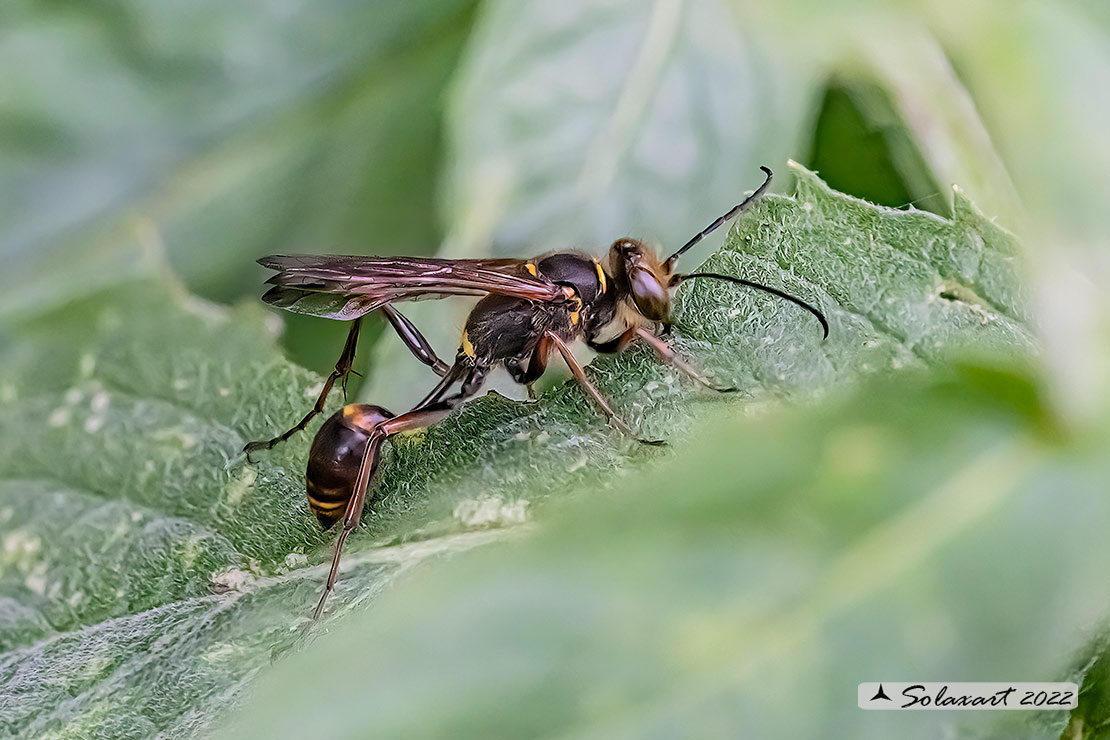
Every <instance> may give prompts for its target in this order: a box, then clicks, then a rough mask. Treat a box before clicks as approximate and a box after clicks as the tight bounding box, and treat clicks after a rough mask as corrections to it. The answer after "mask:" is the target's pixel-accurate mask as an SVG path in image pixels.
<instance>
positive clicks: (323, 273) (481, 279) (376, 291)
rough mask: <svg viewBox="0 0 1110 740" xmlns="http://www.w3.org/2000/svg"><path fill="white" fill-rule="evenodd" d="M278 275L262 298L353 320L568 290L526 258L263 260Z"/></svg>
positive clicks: (553, 295) (546, 296) (544, 297)
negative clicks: (407, 304)
mask: <svg viewBox="0 0 1110 740" xmlns="http://www.w3.org/2000/svg"><path fill="white" fill-rule="evenodd" d="M258 263H259V264H260V265H262V266H263V267H268V268H270V269H271V270H276V271H277V274H276V275H274V276H272V277H271V278H270V279H269V280H267V281H266V282H267V283H269V284H270V285H273V286H274V287H273V288H271V289H270V290H269V291H268V292H267V293H266V294H265V295H264V296H262V300H263V301H265V302H266V303H269V304H270V305H272V306H277V307H279V308H284V309H286V310H287V311H293V312H295V313H305V314H310V315H312V316H322V317H325V318H329V319H340V320H343V321H349V320H351V319H356V318H358V317H359V316H363V315H365V314H367V313H370V312H371V311H373V310H374V309H376V308H380V307H381V306H383V305H384V304H386V303H394V302H397V301H415V300H421V299H426V298H446V297H448V296H455V295H472V296H483V295H488V294H490V293H496V294H498V295H506V296H513V297H516V298H525V299H527V300H531V301H552V300H556V299H559V298H562V297H563V296H564V292H563V289H562V288H560V287H559V286H557V285H556V284H555V283H553V282H551V281H550V280H548V279H547V278H545V277H541V276H536V275H533V274H532V273H531V272H530V271H529V270H528V269H527V268H526V267H525V264H526V263H525V261H524V260H517V259H470V260H448V259H436V258H433V257H358V256H340V255H320V256H315V255H274V256H271V257H263V258H262V259H260V260H258Z"/></svg>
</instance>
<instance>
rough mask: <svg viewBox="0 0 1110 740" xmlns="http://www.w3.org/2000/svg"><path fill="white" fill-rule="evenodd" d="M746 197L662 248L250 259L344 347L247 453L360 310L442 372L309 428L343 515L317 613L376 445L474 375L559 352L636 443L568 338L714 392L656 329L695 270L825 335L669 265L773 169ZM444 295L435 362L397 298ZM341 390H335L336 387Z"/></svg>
mask: <svg viewBox="0 0 1110 740" xmlns="http://www.w3.org/2000/svg"><path fill="white" fill-rule="evenodd" d="M760 169H761V170H762V171H763V173H764V175H765V179H764V181H763V183H762V184H761V185H760V186H759V188H757V189H756V190H755V191H754V192H753V193H752V194H751V195H750V196H748V197H747V198H746V199H745V200H743V201H742V202H741V203H739V204H737V205H736V206H734V207H733V208H732V209H731V210H729V211H728V212H727V213H725V214H724V215H723V216H721V217H719V218H717V219H716V220H715V221H713V223H711V224H709V225H708V226H707V227H705V228H704V229H702V230H701V231H700V232H698V233H697V234H695V235H694V236H693V237H692V238H691V239H690V240H689V241H687V242H686V243H685V244H684V245H682V247H680V248H679V249H678V251H676V252H675V253H674V254H672V255H671V256H669V257H667V258H666V259H660V258H659V257H658V256H657V255H656V253H655V251H654V250H653V249H651V248H650V247H648V246H647V245H646V244H644V243H643V242H641V241H639V240H636V239H632V238H623V239H618V240H617V241H615V242H613V244H612V246H611V247H610V248H609V253H608V256H607V258H606V259H605V260H604V261H602V260H598V259H596V258H595V257H593V256H592V255H589V254H585V253H581V252H555V253H552V254H547V255H544V256H542V257H537V258H535V259H459V260H447V259H434V258H409V257H373V256H365V257H364V256H312V255H275V256H270V257H264V258H262V259H260V260H259V263H260V264H262V265H263V266H264V267H267V268H269V269H272V270H274V271H276V272H275V274H274V275H273V276H272V277H270V279H269V280H268V281H267V282H268V284H270V285H272V286H273V287H271V288H270V290H269V291H268V292H267V293H266V294H265V295H264V296H263V297H262V300H263V301H264V302H266V303H268V304H270V305H272V306H276V307H279V308H283V309H286V310H288V311H293V312H298V313H306V314H310V315H314V316H320V317H324V318H329V319H336V320H339V321H349V322H352V323H351V329H350V331H349V332H348V335H347V339H346V342H345V343H344V347H343V352H342V354H341V355H340V357H339V360H338V361H337V362H336V364H335V369H334V370H333V371H332V373H331V374H330V375H329V376H328V378H327V380H326V381H325V383H324V387H323V389H322V390H321V392H320V394H319V397H318V398H317V399H316V403H315V405H314V406H313V407H312V409H311V410H309V412H308V413H307V414H306V415H305V416H304V418H303V419H301V420H300V422H298V423H297V424H296V425H294V426H293V427H292V428H291V429H289V430H288V431H286V432H285V433H283V434H281V435H279V436H277V437H274V438H273V439H270V440H266V441H258V442H251V443H250V444H248V445H246V447H245V448H244V451H245V452H246V453H247V455H248V458H249V456H250V454H251V453H252V452H256V451H258V450H261V449H270V448H272V447H273V446H274V445H276V444H278V443H280V442H282V441H284V440H287V439H289V437H291V436H292V435H294V434H296V433H297V432H299V431H301V430H303V429H305V428H306V427H307V425H308V424H309V422H310V421H311V420H312V419H313V418H314V417H315V416H316V415H317V414H319V413H321V411H323V409H324V403H325V401H326V399H327V397H328V394H329V393H330V392H331V390H332V388H333V387H334V385H335V383H336V381H340V382H341V383H342V384H343V385H344V387H345V385H346V380H347V377H348V376H349V374H350V373H351V372H352V364H353V362H354V357H355V349H356V345H357V343H358V335H359V326H360V322H361V319H362V317H363V316H365V315H367V314H369V313H371V312H373V311H380V312H381V314H382V315H383V316H384V317H385V319H386V320H387V321H388V322H389V323H390V324H391V325H392V327H393V329H394V330H395V331H396V333H397V335H398V336H399V337H400V339H401V341H402V342H403V343H404V344H405V346H406V347H407V348H408V349H409V351H411V352H412V354H413V355H414V356H415V357H416V358H417V359H418V360H419V361H421V362H422V363H424V364H425V365H427V366H428V367H430V368H431V369H432V371H433V372H435V373H436V374H437V375H438V376H439V382H438V383H436V385H435V386H434V387H433V388H432V389H431V391H429V392H428V394H427V395H426V396H425V397H424V398H423V399H422V400H421V401H420V402H419V403H417V404H416V405H415V406H414V407H413V408H411V409H410V410H408V411H407V412H405V413H402V414H399V415H395V414H393V413H391V412H389V411H387V410H386V409H385V408H383V407H381V406H376V405H370V404H349V405H345V406H344V407H343V408H342V409H340V410H339V411H337V412H336V413H335V414H334V415H333V416H331V417H330V418H329V419H327V421H325V422H324V424H323V425H322V426H321V427H320V429H319V431H317V432H316V437H315V438H314V439H313V442H312V446H311V448H310V450H309V456H308V468H307V471H306V475H305V481H306V487H307V491H308V503H309V506H310V507H311V509H312V512H313V513H314V514H315V515H316V518H317V519H318V520H319V522H320V524H321V526H322V527H323V528H324V529H325V530H326V529H330V528H331V527H333V526H334V525H335V524H336V523H337V522H339V521H342V529H341V531H340V534H339V537H338V538H337V540H336V546H335V554H334V558H333V560H332V565H331V571H330V573H329V575H328V580H327V585H326V586H325V588H324V592H323V594H322V595H321V597H320V601H319V603H318V604H317V606H316V610H315V612H314V614H313V619H316V618H318V617H319V616H320V614H321V613H322V612H323V609H324V603H325V601H326V600H327V598H328V595H329V594H330V593H331V591H332V590H333V588H334V586H335V581H336V577H337V574H338V571H339V559H340V556H341V554H342V551H343V545H344V543H345V542H346V540H347V538H348V537H349V536H350V534H351V532H352V531H353V530H354V528H355V527H356V526H357V525H358V522H359V520H360V518H361V516H362V511H363V508H364V507H365V504H366V497H367V489H368V488H369V483H370V480H371V478H372V477H373V475H374V472H375V471H376V470H377V467H378V464H379V461H380V458H381V447H382V443H383V442H384V441H385V440H386V439H388V438H390V437H391V436H393V435H395V434H399V433H401V432H405V431H409V430H412V429H418V428H424V427H427V426H430V425H432V424H435V423H436V422H438V421H440V420H442V419H443V418H444V417H446V416H447V415H449V414H450V413H451V412H452V411H453V410H454V409H455V408H457V407H458V406H459V405H460V404H461V403H463V402H464V401H466V400H467V399H468V398H470V397H472V396H474V395H475V394H476V393H477V392H478V391H479V390H480V389H481V387H482V384H483V382H484V381H485V379H486V376H487V375H488V374H489V373H490V371H491V370H493V369H495V368H504V369H505V370H507V371H508V373H509V375H510V376H511V377H512V378H513V380H514V381H516V382H517V383H520V384H522V385H524V386H526V387H527V388H528V390H529V395H530V396H531V395H532V384H533V383H534V382H535V381H536V380H537V379H539V378H540V376H541V375H543V373H544V371H545V370H546V369H547V363H548V360H549V359H550V357H551V356H552V355H554V354H558V355H559V356H560V357H561V358H562V360H563V361H564V362H565V363H566V365H567V366H568V367H569V368H570V371H571V374H572V375H573V376H574V379H575V380H576V381H577V382H578V384H579V385H580V386H581V387H582V388H583V390H584V391H585V392H586V393H587V394H588V395H589V396H590V398H592V399H593V402H594V403H595V404H596V406H597V408H598V409H599V410H600V411H601V413H602V414H604V416H605V418H606V419H607V421H608V422H609V423H610V424H612V425H613V426H615V427H616V428H617V429H619V430H620V431H621V432H623V433H625V434H627V435H629V436H630V437H633V438H636V439H638V441H640V442H643V443H645V444H651V445H657V444H662V442H661V441H660V440H646V439H639V438H637V437H636V434H635V432H634V431H633V429H632V428H631V427H630V426H629V425H628V424H627V423H626V422H625V421H623V420H622V419H621V418H620V416H619V415H618V414H617V413H616V412H615V411H614V410H613V408H612V407H611V406H610V405H609V403H608V402H607V401H606V400H605V398H604V397H603V396H602V394H601V393H600V392H599V391H598V390H597V388H596V387H595V386H594V385H593V384H592V383H591V382H590V379H589V378H588V377H587V375H586V372H585V370H584V369H583V367H582V365H581V364H580V363H579V362H578V360H577V359H576V358H575V356H574V354H573V353H572V352H571V349H570V345H571V344H572V343H573V342H575V341H578V340H582V341H584V342H585V344H586V345H587V346H588V347H590V348H591V349H593V350H594V351H596V352H600V353H607V354H608V353H616V352H620V351H621V350H623V349H624V348H626V347H627V346H628V345H629V344H631V343H633V342H636V341H640V342H644V343H645V344H647V345H649V346H650V347H652V349H654V350H655V352H656V353H658V355H659V356H660V357H661V358H662V359H663V360H664V361H665V362H668V363H670V364H671V365H673V366H674V367H675V368H677V369H678V370H679V371H681V372H682V373H684V374H686V375H688V376H689V377H690V378H692V379H693V380H695V381H696V382H698V383H700V384H702V385H704V386H706V387H708V388H711V389H713V390H716V391H720V392H728V391H731V390H735V389H733V388H724V387H718V386H716V385H715V384H713V383H712V382H711V381H710V380H708V379H707V378H705V377H704V376H702V375H701V373H699V372H698V371H697V370H696V369H695V368H694V367H693V366H692V365H690V364H689V363H688V362H687V361H686V360H685V359H683V358H682V357H680V356H678V355H677V354H676V353H675V352H674V350H672V349H671V348H670V346H669V345H668V344H667V343H666V341H664V339H663V337H664V336H665V334H666V332H668V331H669V330H670V322H671V291H673V290H674V289H675V288H677V287H678V286H679V285H681V284H682V283H684V282H686V281H688V280H693V279H714V280H724V281H728V282H732V283H737V284H739V285H743V286H746V287H749V288H753V289H756V290H761V291H765V292H767V293H772V294H774V295H776V296H778V297H780V298H783V299H785V300H787V301H790V302H792V303H794V304H796V305H797V306H799V307H801V308H802V309H805V310H806V311H808V312H810V313H811V314H813V315H814V316H815V317H816V318H817V320H818V321H819V322H820V323H821V327H822V330H823V332H824V336H825V337H828V333H829V325H828V321H827V320H826V319H825V316H824V314H822V313H821V311H819V310H818V309H817V308H815V307H814V306H812V305H810V304H809V303H807V302H805V301H803V300H801V299H800V298H796V297H794V296H792V295H790V294H788V293H785V292H783V291H781V290H778V289H776V288H772V287H770V286H767V285H762V284H759V283H755V282H752V281H750V280H744V279H741V278H737V277H732V276H730V275H721V274H717V273H710V272H695V273H688V274H680V273H678V272H676V271H675V264H676V263H677V261H678V259H679V257H681V256H682V254H684V253H685V252H686V251H687V250H689V249H690V248H691V247H693V246H694V245H696V244H697V243H698V242H700V241H701V240H702V239H704V238H705V237H706V236H708V235H709V234H711V233H712V232H713V231H715V230H716V229H718V228H719V227H720V226H722V225H723V224H725V223H727V222H728V221H730V220H731V219H733V218H735V217H736V216H737V215H738V214H739V213H741V212H742V211H744V210H745V209H747V208H748V207H749V206H750V205H751V204H752V203H753V202H754V201H755V200H756V199H757V198H759V197H760V196H761V195H762V194H763V192H764V191H765V190H766V189H767V187H768V186H769V185H770V183H771V177H772V174H771V171H770V170H769V169H767V168H766V167H761V168H760ZM450 296H475V297H478V298H479V300H478V302H477V304H476V305H475V306H474V308H473V310H471V312H470V314H469V315H468V317H467V319H466V322H465V327H464V328H463V331H462V337H461V339H460V341H459V347H458V351H457V352H456V354H455V358H454V361H453V362H451V363H446V362H444V361H443V360H441V359H440V358H439V357H438V356H437V355H436V353H435V351H434V349H433V348H432V347H431V345H430V344H429V342H428V341H427V340H426V339H425V338H424V336H423V335H422V334H421V333H420V331H419V329H417V327H416V326H415V325H414V324H413V323H412V321H410V320H409V319H408V318H407V317H405V316H404V315H403V314H402V313H401V312H400V311H399V310H398V309H397V308H396V307H395V306H394V304H396V303H400V302H403V301H411V300H419V299H426V298H446V297H450ZM344 389H345V388H344Z"/></svg>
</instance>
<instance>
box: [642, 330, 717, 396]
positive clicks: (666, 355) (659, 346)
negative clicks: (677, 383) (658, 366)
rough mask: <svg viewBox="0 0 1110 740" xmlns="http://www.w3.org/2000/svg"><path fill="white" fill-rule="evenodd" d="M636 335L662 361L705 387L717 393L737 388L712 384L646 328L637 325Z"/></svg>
mask: <svg viewBox="0 0 1110 740" xmlns="http://www.w3.org/2000/svg"><path fill="white" fill-rule="evenodd" d="M636 335H637V336H638V337H640V339H643V340H644V341H645V342H647V343H648V344H650V345H651V346H652V349H654V350H655V351H656V352H658V353H659V356H660V357H662V358H663V360H664V361H666V362H669V363H671V365H673V366H674V367H675V369H677V370H679V371H681V372H683V373H685V374H686V375H688V376H690V377H691V378H693V379H694V380H696V381H697V382H699V383H701V384H702V385H704V386H705V387H706V388H709V389H710V390H714V391H717V392H718V393H734V392H736V391H737V390H739V389H738V388H733V387H727V388H722V387H720V386H718V385H714V384H713V382H712V381H710V380H709V379H708V378H706V377H705V376H704V375H702V374H701V373H699V372H698V371H697V370H695V369H694V366H693V365H691V364H690V363H688V362H687V361H686V360H684V359H683V358H682V357H680V356H679V355H678V353H677V352H675V351H674V350H673V349H671V348H670V346H669V345H668V344H667V343H666V342H664V341H663V340H662V339H660V338H659V337H657V336H655V335H654V334H652V333H651V332H650V331H648V330H647V329H644V328H643V327H637V328H636Z"/></svg>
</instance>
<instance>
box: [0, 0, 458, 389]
mask: <svg viewBox="0 0 1110 740" xmlns="http://www.w3.org/2000/svg"><path fill="white" fill-rule="evenodd" d="M8 5H10V6H11V7H8V6H6V7H5V8H4V10H3V11H0V13H2V14H3V16H4V22H3V29H2V30H0V64H3V66H4V67H5V68H6V69H13V70H16V69H18V70H19V74H18V75H17V74H11V75H4V76H3V77H2V78H0V244H3V247H4V250H3V251H4V252H5V262H6V263H7V265H6V267H5V270H3V271H2V273H0V293H2V294H3V298H0V311H3V310H4V307H5V306H12V305H26V304H27V303H29V302H31V301H35V302H42V301H48V300H52V299H55V298H56V297H57V296H58V295H59V294H60V295H62V296H72V295H73V294H74V293H82V294H85V293H94V292H96V290H98V289H99V288H100V287H102V286H103V285H104V284H112V283H117V282H118V283H125V282H127V281H128V280H130V279H133V278H134V276H135V275H136V274H141V271H135V270H133V268H132V266H131V265H130V264H129V261H130V259H131V255H132V254H133V251H132V248H131V246H130V245H131V243H132V242H135V241H139V242H142V243H144V244H146V245H147V246H151V245H154V246H155V247H156V248H157V250H159V251H164V252H165V253H166V254H168V256H169V260H170V262H171V263H172V264H173V266H174V268H175V269H176V270H177V271H178V273H180V274H181V275H182V276H183V278H184V279H185V281H186V283H187V284H188V285H189V287H190V288H191V289H192V290H193V291H195V292H198V293H200V294H202V295H204V296H207V297H211V298H217V299H222V300H232V299H235V298H238V297H240V296H242V295H244V292H247V293H249V294H250V295H252V296H253V295H255V292H256V290H255V288H254V286H255V285H256V284H257V280H258V278H259V276H260V275H261V270H259V269H258V268H257V267H256V266H255V265H254V264H253V261H254V259H256V258H257V257H260V256H262V255H265V254H270V253H274V252H282V251H300V252H304V251H317V252H321V251H331V252H347V253H355V254H364V253H374V252H377V253H384V254H399V253H415V254H428V253H430V252H433V251H434V250H435V249H436V246H437V245H438V244H439V242H440V240H441V236H442V235H441V232H440V229H439V225H438V223H437V221H436V218H435V204H436V189H437V180H438V177H439V170H440V163H441V161H442V146H441V140H442V138H443V132H442V119H443V110H442V107H443V98H444V89H445V87H446V85H447V81H448V78H449V76H450V74H451V72H452V71H453V69H454V67H455V64H456V62H457V59H458V57H459V54H460V53H461V50H462V45H463V42H464V41H465V39H466V37H467V33H468V31H469V28H470V24H471V19H472V15H473V11H474V7H475V5H476V2H475V0H450V1H449V2H442V1H440V0H418V1H416V2H413V1H412V0H379V1H378V2H374V3H364V2H356V1H352V0H323V1H322V2H304V1H303V0H292V2H276V1H275V0H246V2H242V3H235V4H234V5H228V4H226V3H221V2H211V1H210V0H204V1H202V2H199V3H191V4H189V5H188V6H187V7H185V6H180V7H179V6H175V5H173V4H172V3H154V4H151V3H143V2H133V1H132V0H118V1H115V2H110V3H101V4H96V5H88V4H83V3H66V2H60V3H48V4H41V3H40V4H33V3H24V2H17V3H15V4H8ZM136 224H138V225H139V226H138V228H136V226H135V225H136ZM90 273H91V274H92V275H94V276H95V280H89V279H87V278H88V275H89V274H90ZM304 326H305V323H304V322H300V323H297V324H296V329H297V330H296V331H294V332H292V333H291V334H290V335H289V337H287V341H288V342H289V344H290V345H291V346H292V349H293V354H294V356H295V358H296V359H298V360H300V361H303V362H306V363H310V364H311V365H312V366H314V367H317V369H324V368H325V367H327V366H328V364H329V363H328V361H327V360H321V359H320V355H322V354H324V353H322V352H319V351H318V350H319V346H318V345H317V344H316V342H318V341H322V342H327V343H329V344H331V345H337V346H338V345H341V344H342V330H341V329H338V328H335V331H334V332H333V331H331V330H332V329H333V327H330V326H328V325H323V326H321V325H319V324H318V323H317V324H314V325H313V327H312V334H311V335H308V334H309V333H308V332H306V331H305V330H304ZM368 334H369V332H368ZM306 335H308V336H306ZM313 335H318V336H322V339H319V340H317V338H316V336H313ZM368 338H370V337H368ZM309 350H315V352H313V351H309ZM329 353H330V350H329ZM332 362H334V358H332Z"/></svg>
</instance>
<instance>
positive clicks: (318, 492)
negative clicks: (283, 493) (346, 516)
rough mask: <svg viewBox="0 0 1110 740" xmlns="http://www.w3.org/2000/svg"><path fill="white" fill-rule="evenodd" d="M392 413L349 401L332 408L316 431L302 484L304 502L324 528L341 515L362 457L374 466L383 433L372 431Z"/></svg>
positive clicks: (356, 476)
mask: <svg viewBox="0 0 1110 740" xmlns="http://www.w3.org/2000/svg"><path fill="white" fill-rule="evenodd" d="M392 417H393V414H391V413H390V412H388V411H386V410H385V409H383V408H382V407H381V406H371V405H369V404H357V403H353V404H350V405H348V406H344V407H343V408H342V409H340V410H339V411H337V412H335V414H333V415H332V416H331V418H329V419H328V420H327V421H325V422H324V423H323V425H322V426H321V427H320V430H319V431H318V432H316V437H315V438H314V439H313V440H312V447H311V449H310V450H309V452H308V470H307V471H306V472H305V485H306V488H307V489H308V505H309V507H310V508H311V509H312V513H313V514H315V515H316V519H317V520H319V522H320V525H321V526H322V527H323V528H324V529H330V528H331V527H332V526H333V525H334V524H335V523H336V522H337V521H339V520H340V519H342V518H343V512H344V511H345V510H346V507H347V503H348V502H349V501H350V500H351V497H352V496H353V495H354V487H355V481H356V479H357V478H358V471H359V468H360V467H361V466H362V461H363V459H364V458H365V457H366V456H367V455H373V456H374V460H372V461H370V464H371V465H372V466H374V467H377V457H378V453H379V452H380V450H381V444H382V441H383V440H384V437H380V436H375V435H374V434H373V432H374V430H375V429H376V428H377V427H378V425H379V424H381V423H382V422H383V421H386V420H387V419H390V418H392ZM371 473H373V470H371Z"/></svg>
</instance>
